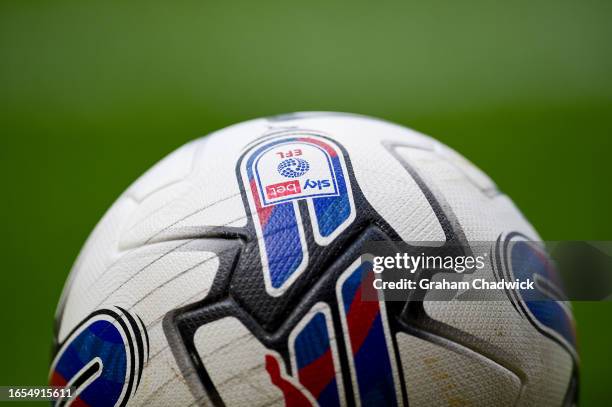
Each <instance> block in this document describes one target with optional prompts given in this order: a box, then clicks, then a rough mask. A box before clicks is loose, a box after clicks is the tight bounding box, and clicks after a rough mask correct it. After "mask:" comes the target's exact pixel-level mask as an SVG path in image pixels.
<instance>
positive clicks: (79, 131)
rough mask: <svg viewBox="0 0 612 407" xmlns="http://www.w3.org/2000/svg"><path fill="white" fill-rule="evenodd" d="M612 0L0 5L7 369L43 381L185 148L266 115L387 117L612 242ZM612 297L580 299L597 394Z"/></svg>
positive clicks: (535, 217) (1, 330) (574, 226)
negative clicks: (131, 221) (109, 239)
mask: <svg viewBox="0 0 612 407" xmlns="http://www.w3.org/2000/svg"><path fill="white" fill-rule="evenodd" d="M611 22H612V2H610V1H591V0H586V1H565V0H564V1H561V0H554V1H533V0H532V1H513V2H501V1H496V2H492V1H482V2H458V1H453V0H451V1H435V0H434V1H429V2H418V3H417V2H413V1H379V2H371V1H351V2H334V3H331V2H329V1H312V0H311V1H308V2H274V3H272V2H265V1H257V2H254V1H243V2H206V1H184V2H167V1H163V2H159V1H148V2H142V3H136V2H129V3H128V2H124V1H104V2H83V1H54V2H43V1H27V0H17V1H8V0H2V1H1V2H0V135H1V136H0V140H1V142H0V145H1V147H0V157H1V160H0V166H1V167H0V171H1V174H2V182H3V185H4V186H3V188H2V190H3V192H2V199H1V200H0V201H1V205H2V207H1V208H0V209H1V210H0V213H1V214H2V226H3V230H4V232H3V233H2V234H1V237H0V239H1V247H2V257H3V259H2V266H1V267H2V277H1V281H2V291H1V292H0V307H1V308H2V310H3V311H2V312H1V313H0V335H1V336H2V339H1V343H0V345H1V346H0V366H1V367H0V384H1V385H26V384H29V385H37V384H39V385H40V384H44V383H45V382H46V377H47V367H48V363H49V351H50V344H51V333H52V320H53V313H54V309H55V305H56V302H57V300H58V298H59V294H60V290H61V288H62V284H63V282H64V279H65V277H66V275H67V273H68V270H69V268H70V266H71V264H72V262H73V261H74V259H75V257H76V255H77V253H78V252H79V250H80V247H81V245H82V244H83V242H84V240H85V238H86V237H87V235H88V233H89V232H90V230H91V229H92V228H93V227H94V225H95V224H96V222H97V221H98V219H99V218H100V217H101V216H102V214H103V213H104V211H105V210H106V209H107V208H108V207H109V206H110V204H111V203H112V202H113V201H114V199H115V198H116V197H117V196H118V195H119V194H120V193H121V192H122V191H123V190H124V189H125V188H126V187H127V186H128V185H129V184H130V183H131V182H132V181H133V180H134V179H135V178H136V177H138V176H139V175H140V174H141V173H142V172H143V171H145V170H146V169H147V168H148V167H150V166H151V165H152V164H154V163H155V162H156V161H157V160H159V159H160V158H162V157H163V156H165V155H166V154H168V153H169V152H170V151H172V150H173V149H175V148H176V147H178V146H180V145H181V144H183V143H185V142H186V141H188V140H191V139H193V138H195V137H198V136H200V135H204V134H206V133H208V132H211V131H213V130H215V129H219V128H222V127H224V126H227V125H230V124H233V123H236V122H239V121H243V120H246V119H250V118H255V117H258V116H266V115H273V114H277V113H282V112H291V111H298V110H334V111H348V112H356V113H363V114H368V115H373V116H378V117H381V118H384V119H388V120H391V121H395V122H397V123H401V124H404V125H407V126H409V127H412V128H415V129H417V130H420V131H422V132H425V133H428V134H430V135H432V136H435V137H437V138H438V139H440V140H441V141H443V142H445V143H447V144H449V145H450V146H452V147H454V148H455V149H457V150H458V151H460V152H461V153H463V154H464V155H465V156H467V157H468V158H469V159H471V160H472V161H473V162H475V163H476V164H477V165H478V166H480V167H481V168H482V169H483V170H485V171H486V172H487V173H488V174H490V175H491V177H492V178H493V179H494V180H496V182H497V183H498V185H499V186H500V188H501V189H502V190H504V191H505V192H506V193H508V194H509V195H510V196H511V197H512V198H513V199H514V200H515V202H516V203H517V205H518V206H519V207H520V208H521V209H522V210H523V211H524V213H525V214H526V216H527V217H528V218H529V219H530V220H531V222H532V223H533V224H534V225H535V226H536V228H537V229H538V230H539V231H540V233H541V234H542V236H543V237H544V238H545V239H547V240H560V239H600V240H605V239H611V237H612V232H611V230H612V220H611V217H610V215H609V211H610V208H611V207H612V192H611V175H612V158H611V156H610V151H611V147H612V45H611V44H612V23H611ZM611 313H612V307H611V305H610V303H606V304H604V303H576V304H575V315H576V317H577V321H578V329H579V335H580V338H579V339H580V352H581V357H582V365H581V374H582V383H581V385H582V387H581V398H582V401H583V404H584V405H600V404H601V403H602V402H603V401H609V398H610V396H611V395H612V388H611V386H610V375H611V374H612V368H611V367H610V363H611V359H612V358H611V351H610V343H612V324H611V322H612V317H611V315H612V314H611Z"/></svg>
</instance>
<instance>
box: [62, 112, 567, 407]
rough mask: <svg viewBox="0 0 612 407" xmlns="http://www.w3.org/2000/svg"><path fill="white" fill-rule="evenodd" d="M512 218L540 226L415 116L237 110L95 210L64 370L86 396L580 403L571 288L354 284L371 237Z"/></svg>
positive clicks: (426, 234)
mask: <svg viewBox="0 0 612 407" xmlns="http://www.w3.org/2000/svg"><path fill="white" fill-rule="evenodd" d="M517 236H519V237H520V238H521V239H525V240H534V241H538V240H539V237H538V234H537V233H536V231H535V230H534V229H533V228H532V227H531V225H530V224H529V223H528V221H527V220H526V219H525V218H524V217H523V216H522V214H521V213H520V212H519V211H518V210H517V208H516V207H515V206H514V204H513V203H512V201H511V200H510V199H509V198H508V197H507V196H506V195H504V194H503V193H501V192H500V191H499V190H498V189H497V188H496V186H495V184H494V183H493V182H492V181H491V180H490V179H489V178H488V177H487V176H486V175H485V174H484V173H482V172H481V171H480V170H478V169H477V168H476V167H475V166H474V165H472V164H471V163H469V162H468V161H467V160H465V159H464V158H463V157H462V156H460V155H459V154H457V153H456V152H455V151H453V150H451V149H450V148H448V147H446V146H445V145H443V144H441V143H439V142H437V141H436V140H434V139H432V138H430V137H427V136H425V135H422V134H420V133H418V132H415V131H413V130H410V129H407V128H405V127H402V126H398V125H395V124H392V123H388V122H385V121H381V120H377V119H373V118H369V117H364V116H358V115H349V114H341V113H295V114H288V115H283V116H277V117H271V118H263V119H257V120H251V121H247V122H244V123H240V124H237V125H234V126H230V127H228V128H225V129H223V130H220V131H217V132H215V133H213V134H211V135H208V136H206V137H203V138H201V139H198V140H195V141H193V142H191V143H188V144H187V145H185V146H183V147H181V148H180V149H178V150H177V151H175V152H174V153H172V154H170V155H169V156H168V157H166V158H165V159H163V160H162V161H161V162H160V163H158V164H157V165H155V166H154V167H153V168H152V169H150V170H149V171H148V172H147V173H145V174H144V175H143V176H142V177H141V178H140V179H138V180H137V181H136V182H135V183H134V184H133V185H132V186H131V187H130V188H128V190H127V191H125V193H123V194H122V195H121V196H120V197H119V199H118V200H117V201H116V202H115V204H114V205H113V206H112V207H111V208H110V210H109V211H108V213H107V214H106V215H105V216H104V218H103V219H102V220H101V221H100V223H99V224H98V225H97V226H96V228H95V230H94V231H93V233H92V234H91V236H90V237H89V239H88V241H87V243H86V244H85V247H84V248H83V250H82V251H81V254H80V255H79V257H78V260H77V261H76V263H75V265H74V267H73V269H72V271H71V273H70V277H69V279H68V281H67V283H66V286H65V288H64V292H63V295H62V298H61V300H60V304H59V306H58V311H57V318H56V328H57V329H56V347H55V356H54V359H53V362H52V366H51V373H50V383H51V384H53V385H58V386H72V387H74V389H75V391H74V393H73V398H74V399H75V400H76V401H73V403H82V404H74V405H88V406H91V407H97V406H120V405H126V404H127V405H136V406H139V405H146V406H191V405H228V406H269V405H283V404H285V405H287V406H306V405H321V406H336V405H364V406H369V405H407V404H410V405H411V406H429V405H453V406H455V405H477V406H480V405H491V406H493V405H495V406H498V405H521V406H523V405H525V406H548V405H551V406H558V405H568V404H572V403H573V402H574V400H575V397H576V394H577V384H578V381H577V356H576V351H575V338H574V331H573V322H572V321H573V320H572V317H571V312H569V311H568V310H567V308H565V307H560V306H559V305H556V303H555V302H548V303H545V304H553V305H542V306H539V305H538V306H532V305H531V304H529V303H528V302H526V301H524V300H523V299H521V296H520V293H518V294H517V293H515V292H509V293H505V292H502V293H498V294H499V295H498V296H497V297H493V298H492V299H491V298H489V299H488V300H487V301H479V300H471V301H465V300H464V301H459V300H453V301H427V300H425V301H412V302H410V303H407V304H406V303H398V302H385V301H380V302H378V301H362V298H361V296H360V294H359V293H360V290H361V289H362V288H363V287H361V284H362V281H361V278H360V275H361V271H362V265H361V257H360V255H361V254H362V253H361V252H360V248H361V246H362V245H363V244H364V242H365V241H368V240H371V239H380V238H382V239H389V240H391V241H399V240H402V241H405V242H425V241H427V242H439V244H440V245H444V244H445V242H448V241H450V240H454V241H461V242H465V243H466V244H468V245H469V242H476V241H480V242H482V241H491V242H495V241H499V242H502V243H503V242H505V241H507V240H509V239H513V238H516V237H517ZM494 255H496V256H498V258H497V259H498V260H499V264H505V267H507V268H508V267H510V268H511V264H510V266H508V265H507V264H506V263H507V261H508V258H507V256H506V254H505V253H504V252H503V250H501V249H500V251H499V252H496V253H494ZM502 260H503V261H502ZM496 264H497V263H496V262H495V261H492V262H491V264H488V265H487V267H486V268H485V269H484V270H482V273H484V274H487V275H489V276H493V274H494V273H496V272H498V271H497V270H495V269H496Z"/></svg>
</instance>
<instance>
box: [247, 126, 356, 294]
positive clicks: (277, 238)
mask: <svg viewBox="0 0 612 407" xmlns="http://www.w3.org/2000/svg"><path fill="white" fill-rule="evenodd" d="M239 167H240V176H241V178H242V182H243V187H244V191H245V195H246V199H247V201H248V204H249V209H250V212H251V214H252V215H253V226H254V228H255V232H256V233H257V238H258V239H257V240H258V245H259V250H260V255H261V262H262V268H263V274H264V281H265V284H266V290H267V291H268V293H269V294H271V295H273V296H278V295H282V293H283V292H284V291H285V290H286V289H287V288H288V287H289V286H290V285H291V284H292V283H293V282H294V281H295V280H296V279H297V277H298V276H299V275H300V274H301V273H302V272H304V271H305V270H306V268H307V267H308V261H309V259H308V257H309V256H308V244H307V242H306V233H305V228H309V229H310V230H312V236H313V238H314V243H315V244H317V245H319V246H327V245H328V244H329V243H331V242H332V241H333V240H334V239H335V238H336V237H337V236H338V235H339V234H340V233H342V231H343V230H345V229H346V228H347V227H348V226H349V225H350V224H351V222H352V221H353V220H354V219H355V204H354V202H353V196H352V193H351V185H350V181H349V178H348V173H347V170H346V163H345V161H344V157H343V155H342V152H341V150H340V148H339V147H338V146H337V145H336V144H335V143H334V142H332V141H331V140H329V139H326V138H325V137H322V136H320V135H317V134H313V133H309V132H303V133H302V132H292V133H290V134H287V135H285V136H279V137H278V138H274V139H268V140H265V141H263V142H262V143H260V144H258V145H255V146H253V147H251V149H250V150H248V151H246V152H245V154H244V155H243V157H242V158H241V161H240V164H239ZM300 207H301V208H302V211H308V214H309V222H305V221H304V220H303V219H302V211H300ZM305 223H306V224H305ZM311 245H312V244H311Z"/></svg>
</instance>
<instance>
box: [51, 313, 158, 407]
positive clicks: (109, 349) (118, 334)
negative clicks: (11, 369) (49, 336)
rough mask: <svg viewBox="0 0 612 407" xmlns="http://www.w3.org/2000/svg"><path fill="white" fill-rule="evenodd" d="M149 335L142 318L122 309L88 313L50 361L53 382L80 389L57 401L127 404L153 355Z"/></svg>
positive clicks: (93, 406) (99, 405)
mask: <svg viewBox="0 0 612 407" xmlns="http://www.w3.org/2000/svg"><path fill="white" fill-rule="evenodd" d="M146 338H147V336H146V329H145V327H144V324H143V323H142V321H141V320H140V318H138V317H135V316H133V315H131V314H129V313H128V312H127V311H125V310H123V309H122V308H118V307H117V308H116V309H113V310H110V309H102V310H98V311H96V312H94V313H92V314H91V315H89V316H88V317H87V318H86V319H85V320H84V321H83V322H81V323H80V324H79V326H78V327H77V328H76V329H75V330H74V331H73V332H72V333H71V334H70V335H69V336H68V338H66V340H65V341H64V343H63V344H62V345H61V347H60V350H59V351H58V352H57V355H56V356H55V359H54V361H53V364H52V365H51V374H50V377H49V383H50V384H51V385H52V386H59V387H74V388H75V390H74V393H73V394H72V397H71V399H70V400H59V401H58V402H57V403H56V406H63V405H66V404H68V403H69V404H71V405H85V406H91V407H103V406H104V407H105V406H123V405H125V404H126V403H127V400H128V399H129V398H130V397H131V396H132V395H133V394H134V393H135V392H136V389H137V387H138V384H139V382H140V376H141V374H142V369H143V365H144V363H145V357H146V358H147V359H148V339H146ZM145 354H146V355H145Z"/></svg>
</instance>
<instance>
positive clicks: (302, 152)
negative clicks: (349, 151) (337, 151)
mask: <svg viewBox="0 0 612 407" xmlns="http://www.w3.org/2000/svg"><path fill="white" fill-rule="evenodd" d="M252 164H253V167H252V171H253V175H254V180H255V182H256V186H257V189H258V191H259V194H260V195H261V198H262V204H263V206H269V205H275V204H278V203H280V202H287V201H292V200H296V199H304V198H315V197H329V196H338V181H337V179H336V174H335V172H334V168H333V164H332V157H331V156H330V154H329V152H328V151H326V149H324V148H323V146H319V145H317V144H314V143H310V142H308V141H302V142H300V141H298V140H295V141H292V142H288V143H280V144H278V145H273V146H271V147H270V148H269V149H267V150H264V151H262V152H260V154H259V155H258V157H257V158H256V159H255V160H254V161H253V163H252Z"/></svg>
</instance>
